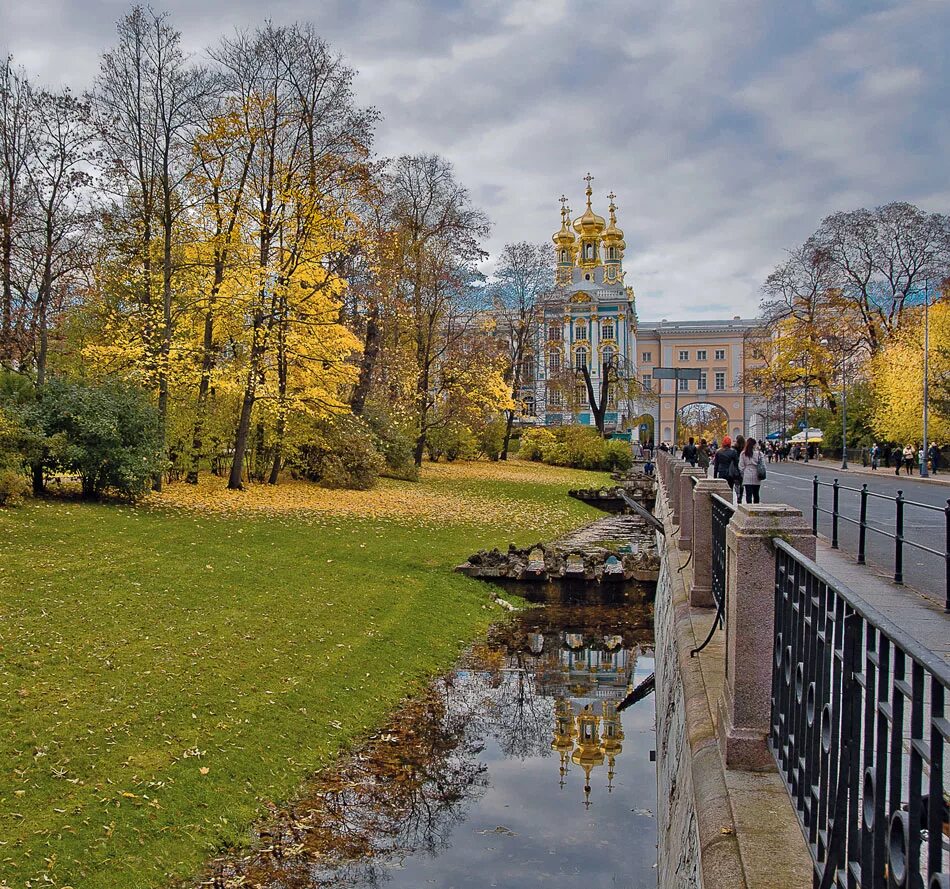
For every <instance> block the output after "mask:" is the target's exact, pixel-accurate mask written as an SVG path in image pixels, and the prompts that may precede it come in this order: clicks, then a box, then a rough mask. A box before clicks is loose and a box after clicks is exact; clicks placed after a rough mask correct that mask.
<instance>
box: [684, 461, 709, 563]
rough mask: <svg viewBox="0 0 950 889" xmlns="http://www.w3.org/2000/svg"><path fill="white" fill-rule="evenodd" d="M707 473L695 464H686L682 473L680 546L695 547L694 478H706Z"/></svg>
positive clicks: (688, 548)
mask: <svg viewBox="0 0 950 889" xmlns="http://www.w3.org/2000/svg"><path fill="white" fill-rule="evenodd" d="M705 477H706V473H705V472H704V471H703V470H702V469H699V468H698V467H695V466H686V467H684V469H683V471H682V472H681V473H680V488H679V501H680V539H679V544H678V546H679V548H680V549H683V550H691V549H692V548H693V479H694V478H695V479H696V480H697V481H698V480H699V479H701V478H705Z"/></svg>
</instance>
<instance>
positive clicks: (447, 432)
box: [426, 422, 480, 463]
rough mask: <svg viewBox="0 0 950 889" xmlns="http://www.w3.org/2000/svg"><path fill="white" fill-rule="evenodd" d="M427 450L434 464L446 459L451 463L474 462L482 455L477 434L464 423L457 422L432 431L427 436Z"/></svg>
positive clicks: (435, 427) (437, 427)
mask: <svg viewBox="0 0 950 889" xmlns="http://www.w3.org/2000/svg"><path fill="white" fill-rule="evenodd" d="M426 450H427V451H428V452H429V459H430V460H432V461H433V462H435V461H438V460H441V459H442V458H443V457H444V458H445V460H446V461H447V462H449V463H453V462H454V461H456V460H474V459H476V458H477V457H478V456H479V453H480V449H479V444H478V439H477V438H476V437H475V433H474V432H472V430H471V429H469V428H468V426H466V425H465V424H464V423H457V422H449V423H446V424H445V425H442V426H434V427H433V428H432V429H430V430H429V434H428V435H427V436H426Z"/></svg>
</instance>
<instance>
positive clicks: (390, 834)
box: [204, 607, 652, 889]
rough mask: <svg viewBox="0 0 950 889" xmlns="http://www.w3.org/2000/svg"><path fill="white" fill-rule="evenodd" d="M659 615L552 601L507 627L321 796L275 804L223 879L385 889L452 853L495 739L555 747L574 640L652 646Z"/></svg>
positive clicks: (219, 871) (535, 749)
mask: <svg viewBox="0 0 950 889" xmlns="http://www.w3.org/2000/svg"><path fill="white" fill-rule="evenodd" d="M650 617H651V616H650V614H649V611H648V609H623V610H622V611H618V610H614V609H591V608H583V609H577V608H574V609H570V608H558V607H551V608H544V609H536V610H532V611H530V612H525V613H523V614H521V615H518V616H517V617H515V618H514V619H512V620H511V621H509V622H506V623H504V624H500V625H497V626H496V627H494V628H493V629H492V632H491V634H490V636H489V639H488V642H487V643H485V644H480V645H476V646H474V647H473V649H472V650H471V651H470V652H469V654H468V655H467V656H466V658H465V659H464V660H463V662H462V664H461V665H460V668H459V669H458V670H457V671H455V672H453V673H451V674H449V675H448V676H446V677H444V678H443V679H442V680H440V681H439V682H436V683H434V684H433V685H432V687H431V688H430V689H429V690H428V691H427V692H426V693H425V694H422V695H419V696H417V697H415V698H412V699H410V700H408V701H406V702H404V703H403V705H402V706H401V708H400V709H399V711H398V712H397V713H396V714H395V716H394V717H393V719H392V720H391V721H390V723H389V725H388V726H387V728H386V729H385V730H384V731H382V732H380V733H379V734H377V735H375V736H373V737H372V738H370V739H369V740H368V741H367V742H366V744H365V745H364V746H363V747H362V748H360V750H359V751H357V752H356V753H355V754H353V755H352V756H350V757H348V758H346V759H345V760H344V761H342V762H341V763H340V764H339V765H338V766H337V767H335V768H333V769H331V770H328V771H326V772H323V773H321V774H320V775H319V776H318V777H317V779H316V781H315V783H314V785H313V789H312V790H311V791H310V793H308V794H307V795H306V796H304V797H303V798H302V799H300V800H298V801H297V802H296V803H295V804H294V805H293V806H292V807H289V808H286V809H281V810H274V811H273V812H272V813H271V818H270V821H269V824H268V825H267V827H266V828H264V829H262V830H261V832H260V841H259V844H258V845H257V847H256V849H255V851H254V852H253V853H252V854H251V855H249V856H246V857H244V858H240V859H239V858H236V857H231V856H227V857H225V858H222V859H220V860H218V861H216V862H215V863H214V868H215V872H214V877H213V880H212V885H214V886H216V887H219V889H225V887H231V886H259V887H275V889H276V887H278V886H279V887H281V889H321V887H330V886H338V887H346V886H376V885H379V884H380V883H382V882H385V881H386V880H387V879H388V878H389V871H388V865H391V864H392V863H393V862H395V861H398V860H399V859H401V858H403V857H406V856H408V855H410V854H412V853H417V852H428V853H430V854H433V853H435V852H437V851H438V850H440V849H442V848H445V847H446V846H447V845H448V844H449V841H450V838H451V835H452V831H453V829H454V828H455V826H456V824H458V822H459V821H461V820H462V819H463V818H464V817H465V813H466V810H467V808H468V805H469V803H470V802H471V800H473V799H475V798H476V797H477V796H479V795H480V794H481V793H482V792H483V791H484V789H485V788H486V787H487V784H488V779H487V774H486V766H485V765H484V764H483V763H482V762H481V761H480V754H481V752H482V750H483V749H484V745H485V743H486V741H489V740H491V741H494V742H495V743H497V744H498V746H499V747H500V749H501V750H502V752H503V753H504V754H505V755H506V756H509V757H517V758H519V759H524V758H527V757H540V756H549V755H550V754H551V738H552V730H553V728H554V724H555V722H554V720H555V713H554V706H555V697H556V696H559V695H561V694H562V693H563V687H564V683H565V670H564V666H563V661H564V655H563V652H564V651H565V650H566V649H565V645H566V644H567V643H565V642H564V639H565V638H569V639H571V640H572V641H573V642H577V641H578V640H580V642H579V644H580V645H582V646H586V647H588V648H592V647H596V646H599V647H600V648H604V647H605V644H606V643H605V642H604V640H610V645H611V646H613V647H614V648H623V649H632V648H635V647H636V646H638V645H643V644H647V645H648V644H652V621H651V619H650ZM566 628H570V630H571V632H570V634H567V633H565V629H566ZM204 885H207V883H205V884H204Z"/></svg>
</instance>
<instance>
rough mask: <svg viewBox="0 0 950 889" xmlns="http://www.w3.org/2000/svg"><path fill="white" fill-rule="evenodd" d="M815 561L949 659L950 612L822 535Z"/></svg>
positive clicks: (948, 660) (855, 592)
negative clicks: (886, 575) (855, 557)
mask: <svg viewBox="0 0 950 889" xmlns="http://www.w3.org/2000/svg"><path fill="white" fill-rule="evenodd" d="M816 561H817V562H818V564H819V565H820V566H821V567H822V568H824V569H825V570H826V571H827V572H828V573H829V574H831V575H833V576H834V577H836V578H837V579H838V580H840V581H841V582H842V583H843V584H845V586H847V587H848V588H849V589H850V590H851V591H852V592H853V593H854V594H855V595H857V596H860V597H861V598H862V599H864V601H866V602H867V603H868V604H869V605H870V606H871V607H872V608H876V609H877V610H878V611H880V612H881V614H883V615H884V616H885V617H886V618H888V620H891V621H893V622H894V623H895V624H897V626H899V627H900V628H901V629H902V630H904V631H905V632H907V633H909V634H910V635H911V636H913V637H914V638H915V639H916V640H918V641H919V642H920V643H921V644H922V645H923V646H924V647H925V648H928V649H929V650H930V651H932V652H934V654H936V655H938V656H939V657H942V658H943V659H944V660H945V661H947V662H950V615H947V614H945V613H944V610H943V608H942V607H941V606H940V605H939V604H938V603H937V602H935V601H934V600H933V599H931V598H930V597H928V596H924V595H923V594H921V593H918V592H917V591H916V590H914V589H911V588H910V587H906V586H897V584H895V583H892V582H891V581H890V580H889V579H888V578H886V577H882V576H881V575H880V574H878V573H876V572H875V571H874V569H873V568H871V567H869V566H867V565H859V564H858V563H857V562H856V561H855V560H854V556H853V555H851V554H850V553H846V552H842V551H841V550H836V549H832V548H831V544H830V543H829V542H828V541H827V540H825V539H824V538H821V537H819V538H818V551H817V553H816Z"/></svg>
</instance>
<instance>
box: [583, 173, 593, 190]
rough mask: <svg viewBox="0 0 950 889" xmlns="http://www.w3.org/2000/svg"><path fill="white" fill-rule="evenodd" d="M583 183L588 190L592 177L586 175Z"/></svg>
mask: <svg viewBox="0 0 950 889" xmlns="http://www.w3.org/2000/svg"><path fill="white" fill-rule="evenodd" d="M584 181H585V182H586V183H587V187H588V188H590V184H591V182H593V181H594V177H593V176H591V174H590V173H588V174H587V175H586V176H585V177H584Z"/></svg>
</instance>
